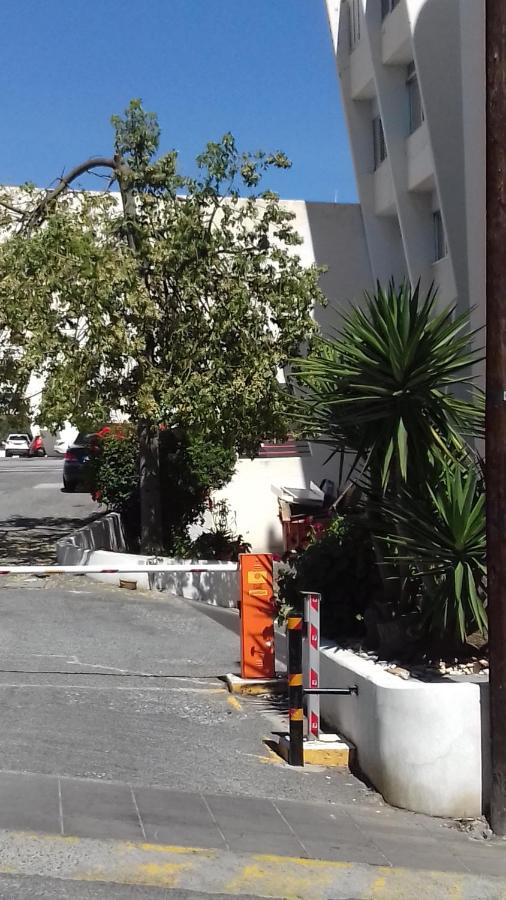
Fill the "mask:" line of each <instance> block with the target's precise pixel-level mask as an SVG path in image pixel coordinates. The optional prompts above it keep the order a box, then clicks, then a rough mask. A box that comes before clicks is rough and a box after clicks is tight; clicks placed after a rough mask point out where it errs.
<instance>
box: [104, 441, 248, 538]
mask: <svg viewBox="0 0 506 900" xmlns="http://www.w3.org/2000/svg"><path fill="white" fill-rule="evenodd" d="M104 431H105V433H104ZM234 467H235V454H234V453H233V452H232V451H231V450H229V449H228V448H223V447H219V446H216V445H215V444H213V443H212V442H211V441H207V440H205V438H204V437H202V436H197V437H193V436H191V435H190V436H189V435H182V434H180V433H176V432H175V431H173V430H169V429H167V430H165V429H161V431H160V479H161V490H162V515H163V530H164V544H165V551H166V552H167V553H168V554H173V553H178V554H179V553H180V552H181V550H182V548H183V547H184V546H186V547H188V537H187V531H188V527H189V525H191V524H192V523H194V522H196V521H198V519H199V518H200V517H201V516H202V515H203V513H204V511H205V509H206V504H207V502H208V498H209V495H210V493H211V491H213V490H216V489H218V488H221V487H223V486H224V485H225V484H226V483H227V482H228V481H229V480H230V478H231V477H232V474H233V471H234ZM88 485H89V489H90V492H91V494H92V497H93V498H94V499H95V500H96V501H97V502H99V503H103V504H104V505H105V506H107V508H108V509H111V510H117V511H118V512H120V513H121V515H122V518H123V522H124V525H125V530H126V532H127V537H128V542H129V547H130V548H131V549H132V550H134V549H137V546H138V543H139V536H140V503H139V442H138V438H137V432H136V430H135V429H134V428H133V427H132V426H121V428H118V429H116V428H113V429H110V430H103V432H102V433H101V436H99V438H98V440H97V442H96V452H94V453H92V454H91V460H90V464H89V468H88Z"/></svg>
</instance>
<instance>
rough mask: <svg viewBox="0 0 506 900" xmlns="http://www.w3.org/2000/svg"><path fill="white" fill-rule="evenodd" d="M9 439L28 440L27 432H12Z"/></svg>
mask: <svg viewBox="0 0 506 900" xmlns="http://www.w3.org/2000/svg"><path fill="white" fill-rule="evenodd" d="M9 440H10V441H27V440H28V436H27V435H26V434H10V435H9Z"/></svg>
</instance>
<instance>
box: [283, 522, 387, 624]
mask: <svg viewBox="0 0 506 900" xmlns="http://www.w3.org/2000/svg"><path fill="white" fill-rule="evenodd" d="M380 590H381V582H380V577H379V572H378V568H377V565H376V560H375V556H374V551H373V547H372V543H371V538H370V534H369V532H368V529H367V528H366V527H365V526H364V525H363V524H361V523H359V522H357V521H354V520H353V519H351V518H347V517H342V516H336V517H335V518H334V519H333V521H332V523H331V525H330V527H329V528H328V529H327V530H326V531H323V530H322V531H314V532H313V536H312V539H311V542H310V543H309V545H308V547H307V548H306V549H305V550H303V551H300V552H298V553H297V554H296V555H295V557H294V558H292V560H291V562H290V566H289V567H288V568H287V567H285V568H281V569H280V572H279V574H278V599H279V602H280V604H281V605H282V606H284V607H287V606H289V607H292V608H295V609H300V608H301V602H302V600H301V595H300V592H301V591H315V592H317V593H320V594H321V595H322V605H321V628H322V632H323V634H324V635H325V636H326V637H329V638H337V639H338V640H343V639H346V638H348V637H351V636H354V635H360V634H362V633H363V630H364V624H363V616H364V613H365V610H366V608H367V606H368V605H369V604H370V603H371V602H373V601H374V599H375V597H376V596H377V595H378V594H379V593H380Z"/></svg>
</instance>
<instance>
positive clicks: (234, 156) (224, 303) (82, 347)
mask: <svg viewBox="0 0 506 900" xmlns="http://www.w3.org/2000/svg"><path fill="white" fill-rule="evenodd" d="M113 125H114V128H115V150H116V156H115V157H114V158H111V161H110V162H111V166H112V171H111V177H112V180H113V181H114V180H115V181H116V182H117V184H118V186H119V188H120V196H121V201H122V205H121V208H119V207H118V205H117V204H116V202H115V201H114V198H112V197H111V196H110V195H107V194H83V193H77V192H74V191H71V190H68V189H65V190H63V189H62V190H61V191H60V190H59V189H58V191H57V192H56V193H55V194H54V195H51V194H48V193H46V192H41V191H39V190H37V189H34V188H27V189H26V191H25V193H24V194H23V202H22V205H23V208H24V209H25V210H26V212H25V214H24V215H22V216H21V217H20V216H17V215H16V214H14V213H12V215H11V216H10V228H11V233H10V237H9V238H8V239H7V240H5V241H4V242H3V243H2V244H1V245H0V306H1V307H2V309H4V310H6V311H7V312H6V317H7V318H8V329H9V330H10V332H11V333H12V335H13V336H14V337H15V338H16V336H17V337H18V338H19V340H17V345H18V346H20V347H22V354H23V360H24V365H25V369H26V370H29V371H37V372H39V373H40V374H41V375H44V376H45V378H46V383H45V388H44V392H43V396H42V404H41V414H40V421H41V423H43V424H45V425H47V426H48V427H50V428H52V429H53V430H54V429H55V428H57V427H61V425H62V424H63V422H64V421H65V420H71V421H73V422H74V423H75V424H76V425H78V426H79V427H81V428H86V427H89V425H90V424H91V423H92V422H96V421H110V420H111V417H112V416H113V413H114V412H118V411H120V412H121V413H123V414H124V415H126V416H128V417H129V418H130V420H131V421H132V422H140V421H142V420H147V421H149V422H153V423H159V422H166V423H167V425H168V426H170V427H174V426H178V427H181V428H183V429H184V430H185V431H188V432H192V433H193V434H198V433H199V434H202V435H205V436H206V438H209V437H210V435H211V432H212V435H211V438H212V440H214V441H215V442H216V443H217V444H220V445H221V446H223V447H227V448H229V449H230V450H231V449H232V448H235V450H236V451H239V452H241V453H251V454H252V453H254V452H255V451H256V449H257V447H258V444H259V441H260V440H261V439H263V438H264V437H265V436H266V435H268V436H269V437H273V438H274V437H284V436H285V434H286V430H287V421H286V414H285V403H284V397H283V393H282V391H281V390H280V388H279V385H278V382H277V378H276V375H277V372H278V370H279V369H280V368H282V367H283V366H284V365H285V364H286V363H287V361H288V359H289V358H290V357H291V356H292V355H294V354H297V353H298V350H299V347H300V346H301V344H302V342H305V341H306V340H307V339H309V338H310V337H311V334H312V332H313V329H314V324H313V320H312V317H311V309H312V307H313V304H314V303H318V302H320V301H321V299H322V295H321V293H320V290H319V287H318V278H319V272H318V270H317V269H316V268H309V269H306V268H304V267H303V266H302V265H301V262H300V260H299V257H298V256H297V254H296V252H294V250H296V247H297V245H298V244H299V243H300V238H299V236H298V234H297V232H296V231H295V229H294V227H293V216H292V215H291V214H290V213H288V212H286V211H285V210H283V209H282V207H281V206H280V203H279V201H278V198H277V196H276V195H274V194H273V193H272V192H269V191H268V190H266V191H264V192H263V193H254V192H253V191H254V190H257V189H258V188H259V186H260V183H261V181H262V179H263V178H264V176H268V173H269V171H270V170H271V169H272V168H273V167H277V168H285V167H286V166H287V165H288V161H287V160H286V157H284V155H283V154H280V153H274V154H265V153H261V152H260V153H254V154H250V153H241V152H239V150H238V149H237V147H236V145H235V141H234V139H233V137H232V135H230V134H226V135H225V136H224V137H223V138H222V140H221V141H219V142H216V143H210V144H208V146H207V147H206V149H205V150H204V152H203V153H202V154H201V155H200V156H199V158H198V174H197V176H196V177H188V176H185V175H184V174H181V173H180V172H179V171H178V160H177V154H176V153H175V151H171V152H169V153H166V154H162V155H158V147H159V139H160V131H159V127H158V123H157V119H156V116H155V115H154V114H153V113H148V112H146V111H145V110H144V109H143V108H142V105H141V103H140V101H138V100H135V101H132V103H131V104H130V106H129V107H128V108H127V110H126V112H125V114H124V116H122V117H114V119H113ZM7 199H10V198H7ZM4 201H5V197H4ZM11 202H12V201H11ZM3 212H4V218H5V217H6V218H7V219H9V210H7V209H6V208H5V206H4V207H3ZM41 220H43V225H41V226H40V227H35V225H34V223H36V222H38V221H41ZM21 338H22V340H21ZM211 425H212V428H211Z"/></svg>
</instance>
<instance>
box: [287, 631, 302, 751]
mask: <svg viewBox="0 0 506 900" xmlns="http://www.w3.org/2000/svg"><path fill="white" fill-rule="evenodd" d="M287 633H288V706H289V717H290V747H289V752H288V762H289V764H290V765H291V766H303V765H304V710H303V706H302V695H303V690H302V616H289V618H288V622H287Z"/></svg>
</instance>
